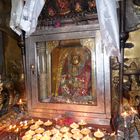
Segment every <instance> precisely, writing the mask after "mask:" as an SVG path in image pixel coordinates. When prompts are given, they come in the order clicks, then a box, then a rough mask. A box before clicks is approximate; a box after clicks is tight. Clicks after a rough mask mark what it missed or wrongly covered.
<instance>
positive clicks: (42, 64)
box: [38, 42, 48, 100]
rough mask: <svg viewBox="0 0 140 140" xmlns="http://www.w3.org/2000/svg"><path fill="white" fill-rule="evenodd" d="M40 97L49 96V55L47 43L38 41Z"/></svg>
mask: <svg viewBox="0 0 140 140" xmlns="http://www.w3.org/2000/svg"><path fill="white" fill-rule="evenodd" d="M38 74H39V99H40V100H45V99H46V98H47V96H48V95H47V93H48V92H47V90H48V89H47V55H46V43H45V42H41V43H38Z"/></svg>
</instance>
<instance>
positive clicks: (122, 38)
mask: <svg viewBox="0 0 140 140" xmlns="http://www.w3.org/2000/svg"><path fill="white" fill-rule="evenodd" d="M119 17H120V53H121V60H120V72H119V77H120V80H119V81H120V85H119V93H120V95H119V96H120V113H121V112H122V103H123V100H122V99H123V74H124V48H125V45H126V40H127V39H128V33H127V32H126V31H125V19H126V18H125V17H126V0H122V1H120V16H119Z"/></svg>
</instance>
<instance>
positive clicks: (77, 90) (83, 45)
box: [26, 24, 111, 125]
mask: <svg viewBox="0 0 140 140" xmlns="http://www.w3.org/2000/svg"><path fill="white" fill-rule="evenodd" d="M109 57H110V56H108V55H107V54H106V53H105V50H104V49H103V47H102V45H101V38H100V32H99V25H98V24H94V25H84V26H83V25H79V26H72V27H60V28H52V29H44V30H42V29H40V30H37V31H36V32H35V33H34V34H33V35H32V36H30V37H29V38H27V39H26V87H27V95H28V109H29V114H30V115H31V116H34V117H40V118H55V117H57V116H59V115H64V114H65V113H68V112H69V113H70V114H71V115H72V117H73V118H74V119H75V120H77V121H78V120H81V119H86V120H87V122H89V123H94V124H100V125H109V124H110V118H111V92H110V62H109Z"/></svg>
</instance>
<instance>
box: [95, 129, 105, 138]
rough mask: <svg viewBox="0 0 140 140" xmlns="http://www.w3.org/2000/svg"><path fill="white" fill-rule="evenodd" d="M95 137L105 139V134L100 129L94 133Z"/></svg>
mask: <svg viewBox="0 0 140 140" xmlns="http://www.w3.org/2000/svg"><path fill="white" fill-rule="evenodd" d="M94 136H95V137H96V138H102V137H104V133H103V132H102V131H101V130H100V129H97V131H96V132H95V133H94Z"/></svg>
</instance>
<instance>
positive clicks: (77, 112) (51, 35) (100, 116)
mask: <svg viewBox="0 0 140 140" xmlns="http://www.w3.org/2000/svg"><path fill="white" fill-rule="evenodd" d="M98 32H99V25H98V24H94V25H84V26H83V25H82V26H81V25H79V26H73V27H60V28H53V29H44V30H43V29H42V30H37V31H36V32H35V33H34V34H33V35H32V36H30V37H29V38H27V39H26V87H27V101H28V109H29V114H30V115H31V116H33V117H41V118H54V117H56V116H57V115H62V114H65V113H66V112H71V113H72V114H73V116H74V118H75V120H80V119H86V121H87V122H89V123H93V124H99V125H110V119H111V91H110V61H109V56H107V55H106V54H105V53H104V49H103V47H102V45H101V40H100V36H99V35H98V34H99V33H98ZM82 38H95V44H96V52H95V53H96V56H95V60H96V67H95V72H96V94H97V106H90V105H77V104H63V105H62V104H58V103H41V102H39V100H38V78H37V60H36V49H35V48H36V42H43V41H53V40H67V39H82Z"/></svg>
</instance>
